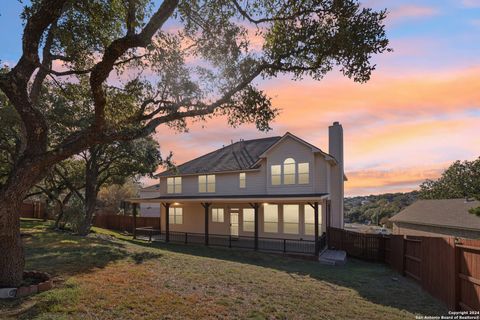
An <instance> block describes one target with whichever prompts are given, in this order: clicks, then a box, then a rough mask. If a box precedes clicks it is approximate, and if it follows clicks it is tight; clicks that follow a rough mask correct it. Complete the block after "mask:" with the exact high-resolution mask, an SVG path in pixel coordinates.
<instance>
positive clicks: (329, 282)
mask: <svg viewBox="0 0 480 320" xmlns="http://www.w3.org/2000/svg"><path fill="white" fill-rule="evenodd" d="M22 226H23V232H25V233H27V234H28V236H27V237H25V246H26V256H27V269H36V270H41V271H47V272H49V273H51V274H53V275H54V277H55V280H56V285H55V289H54V290H51V291H48V292H44V293H42V294H39V295H36V296H33V297H30V298H26V299H24V300H20V301H10V302H8V303H7V302H0V318H1V315H2V314H3V315H5V314H7V313H9V312H12V310H19V309H22V308H24V309H28V311H26V312H25V313H23V314H22V315H21V316H20V319H219V318H220V319H224V318H227V319H346V318H355V319H385V318H388V319H414V316H413V314H415V313H422V314H428V315H432V314H438V313H445V311H446V310H445V309H444V307H443V306H442V305H441V304H440V303H439V302H437V301H436V300H434V299H433V298H431V297H430V296H429V295H428V294H426V293H424V292H423V291H422V290H421V289H420V288H419V287H418V286H417V285H416V284H414V283H413V282H412V281H410V280H407V279H404V278H402V277H400V276H398V275H397V274H395V273H394V272H393V271H391V270H389V269H388V268H386V267H385V266H383V265H381V264H373V263H366V262H361V261H357V260H353V259H350V260H349V261H348V263H347V265H346V266H343V267H330V266H323V265H320V264H318V263H315V262H312V261H304V260H297V259H292V258H287V257H282V256H278V255H271V254H265V253H257V252H251V251H239V250H229V249H221V248H206V247H202V246H183V245H173V244H168V245H166V244H153V245H150V244H148V243H146V242H143V241H140V240H138V241H132V240H131V239H130V238H127V237H122V236H121V235H120V234H117V233H113V232H111V231H106V230H101V229H96V230H95V231H96V234H93V235H91V236H89V237H88V238H81V237H78V236H73V235H70V234H68V233H60V232H54V231H51V230H50V229H49V228H48V224H45V223H42V222H38V221H33V220H25V221H23V222H22ZM396 279H398V280H396ZM32 305H33V307H32ZM29 307H30V308H29Z"/></svg>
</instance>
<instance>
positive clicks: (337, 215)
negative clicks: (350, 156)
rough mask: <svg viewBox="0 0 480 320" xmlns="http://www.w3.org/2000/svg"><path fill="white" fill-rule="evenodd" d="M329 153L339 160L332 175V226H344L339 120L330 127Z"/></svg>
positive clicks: (341, 133) (341, 131)
mask: <svg viewBox="0 0 480 320" xmlns="http://www.w3.org/2000/svg"><path fill="white" fill-rule="evenodd" d="M328 153H329V154H330V155H331V156H333V157H334V158H335V160H337V164H336V165H335V166H333V167H332V168H331V176H330V200H331V208H330V226H332V227H335V228H343V197H344V171H343V169H344V168H343V164H344V162H343V127H342V125H341V124H340V123H339V122H337V121H336V122H334V123H333V125H331V126H329V127H328Z"/></svg>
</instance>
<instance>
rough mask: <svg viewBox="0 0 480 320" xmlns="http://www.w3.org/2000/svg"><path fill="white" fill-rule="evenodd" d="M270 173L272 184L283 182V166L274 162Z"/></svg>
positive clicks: (276, 184)
mask: <svg viewBox="0 0 480 320" xmlns="http://www.w3.org/2000/svg"><path fill="white" fill-rule="evenodd" d="M270 175H271V178H272V185H274V186H278V185H280V184H282V166H281V165H277V164H274V165H272V166H270Z"/></svg>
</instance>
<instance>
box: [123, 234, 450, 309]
mask: <svg viewBox="0 0 480 320" xmlns="http://www.w3.org/2000/svg"><path fill="white" fill-rule="evenodd" d="M127 241H128V242H130V243H133V244H136V245H140V246H145V247H149V248H158V249H162V250H165V251H170V252H175V253H182V254H189V255H194V256H199V257H206V258H212V259H219V260H226V261H232V262H238V263H246V264H251V265H256V266H260V267H264V268H270V269H276V270H279V271H284V272H287V273H289V274H292V275H303V276H307V275H308V276H310V277H311V278H314V279H316V280H318V281H323V282H325V283H326V284H327V285H328V284H330V285H332V288H333V289H335V287H336V286H341V287H346V288H350V289H353V290H355V291H356V292H358V294H359V295H360V296H362V297H363V298H365V299H367V300H369V301H371V302H373V303H375V304H379V305H384V306H389V307H393V308H396V309H401V310H406V311H408V312H411V313H418V314H439V313H441V314H445V313H446V311H447V310H446V308H445V306H443V305H442V304H441V303H440V302H439V301H438V300H436V299H434V298H433V297H432V296H430V295H429V294H428V293H426V292H424V291H423V290H422V289H421V288H420V287H419V286H418V285H417V284H416V283H414V282H413V281H411V280H409V279H406V278H404V277H402V276H400V275H399V274H397V273H396V272H394V271H393V270H391V269H390V268H388V267H387V266H386V265H383V264H380V263H370V262H364V261H360V260H356V259H349V260H348V262H347V264H346V265H345V266H327V265H321V264H319V263H318V262H317V261H309V260H305V259H300V258H298V259H296V258H292V257H287V256H283V255H281V254H272V253H265V252H254V251H249V250H242V249H228V248H220V247H205V246H200V245H182V244H172V243H169V244H166V243H163V242H153V243H147V242H144V241H138V240H127Z"/></svg>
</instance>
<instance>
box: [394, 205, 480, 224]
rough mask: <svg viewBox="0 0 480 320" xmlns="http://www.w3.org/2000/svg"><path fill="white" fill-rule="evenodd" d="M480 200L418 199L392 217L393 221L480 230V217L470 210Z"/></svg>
mask: <svg viewBox="0 0 480 320" xmlns="http://www.w3.org/2000/svg"><path fill="white" fill-rule="evenodd" d="M479 206H480V201H466V200H465V199H443V200H418V201H416V202H414V203H413V204H411V205H410V206H408V207H406V208H405V209H403V210H402V211H400V212H399V213H398V214H396V215H395V216H393V217H392V218H390V221H393V222H406V223H412V224H421V225H430V226H439V227H450V228H457V229H469V230H471V229H473V230H480V217H477V216H475V215H473V214H471V213H469V212H468V210H469V209H471V208H475V207H479Z"/></svg>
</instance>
